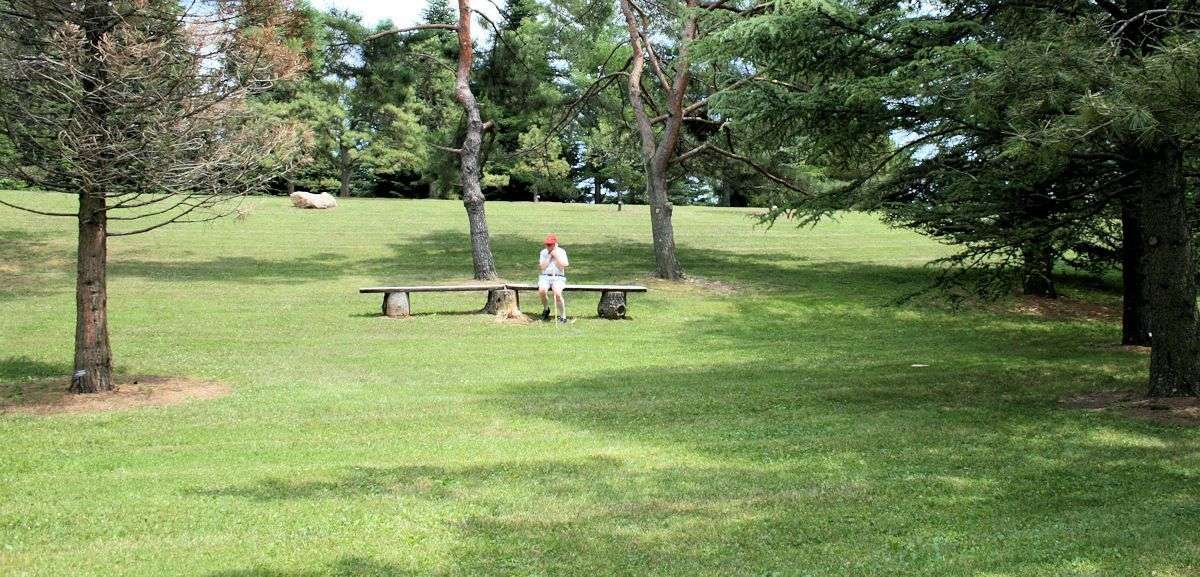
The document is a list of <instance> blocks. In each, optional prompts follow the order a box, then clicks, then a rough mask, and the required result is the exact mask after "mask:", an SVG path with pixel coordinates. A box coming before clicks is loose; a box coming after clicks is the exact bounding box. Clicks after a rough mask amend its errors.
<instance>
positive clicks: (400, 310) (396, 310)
mask: <svg viewBox="0 0 1200 577" xmlns="http://www.w3.org/2000/svg"><path fill="white" fill-rule="evenodd" d="M410 315H412V308H411V305H410V304H409V300H408V293H385V294H384V295H383V316H386V317H391V318H397V317H407V316H410Z"/></svg>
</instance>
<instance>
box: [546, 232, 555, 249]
mask: <svg viewBox="0 0 1200 577" xmlns="http://www.w3.org/2000/svg"><path fill="white" fill-rule="evenodd" d="M555 244H558V237H557V236H554V233H550V234H549V235H547V236H546V246H551V245H555Z"/></svg>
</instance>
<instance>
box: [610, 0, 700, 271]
mask: <svg viewBox="0 0 1200 577" xmlns="http://www.w3.org/2000/svg"><path fill="white" fill-rule="evenodd" d="M687 5H688V7H689V8H691V7H693V6H694V2H693V1H692V0H689V1H688V4H687ZM637 11H638V9H637V8H634V6H633V4H632V3H631V2H630V0H621V13H622V14H623V15H624V16H625V25H626V28H627V30H628V32H629V42H630V45H631V46H632V47H633V67H632V69H631V70H630V72H629V103H630V105H631V106H632V107H633V112H634V116H635V117H636V118H637V126H638V133H639V135H640V136H641V140H642V166H643V167H644V168H645V170H646V197H647V200H648V201H649V203H650V229H651V235H652V240H653V244H654V263H655V275H656V276H658V277H659V278H663V279H667V280H679V279H681V278H683V271H682V270H681V269H680V267H679V261H678V260H677V259H676V258H675V230H674V225H673V224H672V222H671V214H672V212H673V210H672V207H671V199H670V196H669V195H668V184H667V170H668V168H669V167H670V165H671V162H672V160H674V158H675V153H676V150H675V149H676V148H677V147H678V145H679V137H680V133H681V131H682V130H683V117H684V110H683V99H684V96H685V95H686V93H687V87H688V82H689V81H690V80H691V73H690V70H689V68H688V67H689V57H688V55H689V52H690V49H691V42H692V41H693V40H694V39H695V37H696V30H697V24H696V22H697V21H696V15H695V14H689V15H688V16H687V17H686V18H685V20H684V25H683V32H682V35H681V42H680V43H679V50H678V52H677V54H676V58H675V62H674V64H675V67H676V69H675V77H674V79H673V80H672V81H671V84H670V91H669V93H668V94H667V110H668V114H667V119H666V123H665V126H664V128H663V131H662V136H661V141H660V137H659V135H658V133H657V131H656V130H655V128H654V123H653V122H652V121H651V119H650V115H649V114H648V113H647V111H646V103H645V101H644V100H643V97H642V94H643V92H642V73H643V72H644V71H645V66H646V63H645V60H646V58H649V59H650V61H651V64H652V65H653V67H654V71H655V73H656V74H658V75H659V76H660V77H661V78H662V80H663V82H665V81H666V80H665V78H666V77H665V75H663V74H662V63H661V62H659V60H658V58H657V56H655V55H654V53H653V51H651V50H648V49H647V47H646V45H645V43H644V38H645V36H644V35H643V33H642V30H641V29H640V28H639V25H638V18H637V14H636V13H637Z"/></svg>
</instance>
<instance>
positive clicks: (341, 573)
mask: <svg viewBox="0 0 1200 577" xmlns="http://www.w3.org/2000/svg"><path fill="white" fill-rule="evenodd" d="M418 575H425V573H419V572H416V571H412V570H409V569H404V568H402V567H399V566H397V565H393V564H390V563H384V562H380V561H376V560H373V559H368V558H366V557H342V558H341V559H338V560H337V561H334V562H333V563H330V564H329V565H327V566H325V567H323V568H321V569H313V570H298V571H289V570H277V569H270V568H266V567H254V568H250V569H234V570H229V571H217V572H215V573H209V574H208V575H207V577H415V576H418Z"/></svg>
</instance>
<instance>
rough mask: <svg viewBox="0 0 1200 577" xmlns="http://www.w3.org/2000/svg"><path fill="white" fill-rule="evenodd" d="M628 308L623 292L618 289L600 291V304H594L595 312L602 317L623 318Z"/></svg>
mask: <svg viewBox="0 0 1200 577" xmlns="http://www.w3.org/2000/svg"><path fill="white" fill-rule="evenodd" d="M627 310H628V309H627V308H626V306H625V293H623V292H619V291H604V292H602V293H600V304H599V305H596V314H597V315H599V316H600V318H604V319H612V320H616V319H623V318H625V313H626V311H627Z"/></svg>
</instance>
